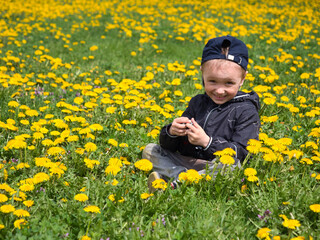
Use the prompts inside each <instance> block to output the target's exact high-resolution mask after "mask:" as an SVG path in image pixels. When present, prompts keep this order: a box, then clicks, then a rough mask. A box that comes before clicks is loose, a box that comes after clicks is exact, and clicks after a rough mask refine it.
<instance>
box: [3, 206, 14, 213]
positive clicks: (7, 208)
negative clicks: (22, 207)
mask: <svg viewBox="0 0 320 240" xmlns="http://www.w3.org/2000/svg"><path fill="white" fill-rule="evenodd" d="M15 210H16V209H15V207H14V206H12V205H11V204H5V205H2V206H1V207H0V212H3V213H11V212H14V211H15Z"/></svg>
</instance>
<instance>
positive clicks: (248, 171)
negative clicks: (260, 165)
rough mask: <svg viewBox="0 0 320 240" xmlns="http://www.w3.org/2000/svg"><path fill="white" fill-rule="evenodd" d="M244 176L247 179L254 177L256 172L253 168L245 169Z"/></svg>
mask: <svg viewBox="0 0 320 240" xmlns="http://www.w3.org/2000/svg"><path fill="white" fill-rule="evenodd" d="M244 175H246V176H247V177H249V176H255V175H257V171H256V170H255V169H254V168H246V169H245V170H244Z"/></svg>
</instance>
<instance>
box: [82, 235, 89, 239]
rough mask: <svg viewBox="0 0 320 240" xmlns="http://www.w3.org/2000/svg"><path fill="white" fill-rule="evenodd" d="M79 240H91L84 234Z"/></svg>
mask: <svg viewBox="0 0 320 240" xmlns="http://www.w3.org/2000/svg"><path fill="white" fill-rule="evenodd" d="M81 240H91V237H89V236H87V235H85V236H82V237H81Z"/></svg>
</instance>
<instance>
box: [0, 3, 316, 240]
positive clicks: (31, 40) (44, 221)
mask: <svg viewBox="0 0 320 240" xmlns="http://www.w3.org/2000/svg"><path fill="white" fill-rule="evenodd" d="M0 16H1V17H0V98H1V102H0V239H37V240H38V239H99V240H100V239H103V240H105V239H274V240H279V239H320V184H319V183H320V182H319V181H320V165H319V164H320V150H319V145H320V144H319V142H320V117H319V116H320V61H319V59H320V52H319V45H320V34H319V22H320V13H319V3H318V2H317V1H311V0H309V1H302V0H292V1H291V0H281V1H274V0H270V1H265V0H263V1H247V2H244V1H240V0H235V1H227V0H221V1H200V0H194V1H190V0H181V1H179V0H177V1H166V0H164V1H159V0H154V1H140V0H136V1H129V0H124V1H118V0H110V1H103V0H100V1H94V0H75V1H71V0H65V1H63V0H48V1H39V0H25V1H19V0H11V1H4V2H3V3H1V5H0ZM227 34H230V35H233V36H235V37H238V38H239V39H241V40H242V41H244V42H245V43H246V44H247V45H248V48H249V58H250V61H249V66H248V71H249V73H248V75H247V78H246V80H245V83H244V85H243V87H242V91H252V90H254V91H256V92H257V93H258V94H259V96H260V102H261V107H262V108H261V111H260V117H261V131H260V140H259V141H257V140H250V141H249V145H248V151H249V152H250V155H249V157H248V158H247V159H246V161H245V163H244V164H243V166H242V167H241V169H237V170H235V171H233V172H230V171H229V165H228V164H229V163H230V159H231V160H232V158H231V157H229V155H232V153H230V150H228V149H226V150H223V151H221V152H218V153H216V155H217V157H218V158H219V159H220V161H221V163H223V164H225V167H224V168H223V169H222V170H221V171H222V172H221V173H219V174H218V175H217V176H216V178H213V177H212V175H210V173H208V174H207V175H199V174H198V173H197V172H196V171H192V170H190V171H188V172H185V173H183V174H182V175H181V184H180V185H179V187H178V189H171V188H170V185H167V183H166V182H164V181H159V182H157V184H158V188H159V191H156V192H155V193H152V194H149V192H148V187H147V178H148V175H149V173H150V172H151V169H152V164H151V162H149V161H148V160H146V159H142V157H141V153H142V150H143V148H144V147H145V146H146V145H147V144H148V143H151V142H153V143H157V142H158V134H159V132H160V129H161V127H162V126H164V125H165V124H168V123H170V122H171V121H172V120H173V119H174V118H176V117H178V116H180V115H181V114H182V112H183V110H184V109H185V108H186V107H187V105H188V102H189V100H190V99H191V97H193V96H195V95H196V94H199V93H203V91H204V90H203V87H202V84H201V71H200V63H201V54H202V49H203V47H204V45H205V43H206V42H207V41H208V40H209V39H210V38H213V37H217V36H222V35H227Z"/></svg>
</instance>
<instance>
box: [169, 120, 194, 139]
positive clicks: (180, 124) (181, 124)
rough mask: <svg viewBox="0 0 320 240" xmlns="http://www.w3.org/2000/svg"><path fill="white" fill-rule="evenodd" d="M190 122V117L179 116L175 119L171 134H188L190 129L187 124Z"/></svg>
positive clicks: (170, 130)
mask: <svg viewBox="0 0 320 240" xmlns="http://www.w3.org/2000/svg"><path fill="white" fill-rule="evenodd" d="M190 122H191V121H190V119H189V118H187V117H179V118H176V119H174V120H173V122H172V124H171V127H170V129H169V134H170V135H175V136H186V135H187V130H188V128H187V127H186V124H187V123H190Z"/></svg>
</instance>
